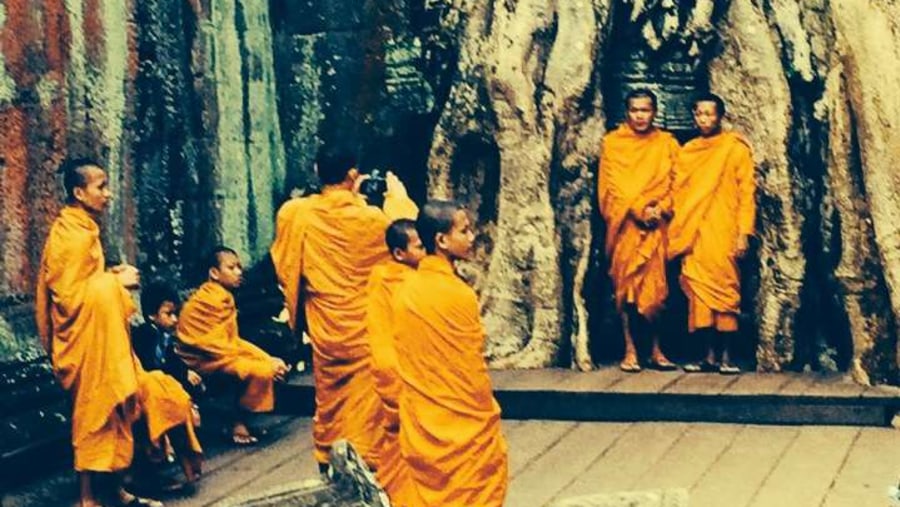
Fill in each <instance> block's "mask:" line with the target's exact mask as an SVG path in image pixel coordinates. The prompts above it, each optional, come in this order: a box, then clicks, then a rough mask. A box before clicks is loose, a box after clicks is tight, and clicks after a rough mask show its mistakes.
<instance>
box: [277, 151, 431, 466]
mask: <svg viewBox="0 0 900 507" xmlns="http://www.w3.org/2000/svg"><path fill="white" fill-rule="evenodd" d="M355 165H356V163H355V161H354V160H353V158H352V157H345V156H334V155H324V154H323V155H321V156H320V157H319V158H318V160H317V162H316V171H317V173H318V176H319V180H320V181H321V183H322V191H321V193H319V194H315V195H312V196H309V197H301V198H295V199H291V200H290V201H288V202H287V203H285V204H284V205H283V206H282V208H281V209H280V210H279V211H278V216H277V220H276V233H275V242H274V243H273V245H272V248H271V251H270V252H271V255H272V261H273V263H274V265H275V272H276V274H277V275H278V279H279V282H280V284H281V285H282V287H283V289H284V292H285V300H286V305H287V307H288V311H289V313H290V319H289V324H290V326H291V329H292V330H293V331H294V332H295V333H296V334H297V335H298V336H300V335H302V333H304V332H305V333H307V334H308V335H309V337H310V340H311V342H312V347H313V379H314V382H315V386H316V413H315V416H314V418H313V440H314V441H315V458H316V461H318V463H319V465H320V469H321V470H323V471H324V470H326V469H327V463H328V454H329V452H330V450H331V445H332V443H333V442H334V441H336V440H338V439H346V440H347V441H349V442H350V443H351V444H352V445H353V447H354V448H356V450H357V451H358V452H359V453H360V455H361V456H363V459H364V460H365V461H366V463H368V464H369V466H371V467H373V468H374V467H376V466H377V456H376V445H375V443H376V442H377V441H378V440H379V439H380V438H381V429H380V428H381V421H380V420H379V414H380V412H381V399H380V398H379V396H378V393H377V392H376V391H375V390H374V389H372V386H373V384H374V383H375V379H374V377H373V375H372V369H371V366H372V355H371V353H370V349H369V337H368V331H367V327H366V285H367V283H368V280H369V275H370V274H371V272H372V268H373V267H375V265H377V264H379V263H381V262H384V261H386V260H389V259H390V253H389V252H388V249H387V247H386V246H385V241H384V233H385V230H386V229H387V227H388V225H389V224H390V223H391V221H392V220H394V219H398V218H412V217H414V216H415V214H416V213H417V211H418V208H417V207H416V205H415V204H414V203H413V202H412V201H411V200H410V199H409V197H408V196H407V194H406V188H405V187H404V186H403V184H402V183H401V182H400V180H399V179H398V178H397V177H396V176H394V175H393V174H391V173H388V175H387V181H386V184H387V191H386V192H385V194H384V195H385V198H384V205H383V208H384V209H383V210H382V209H379V208H376V207H375V206H369V205H368V204H367V203H366V201H365V198H364V197H363V196H362V195H361V194H360V193H359V186H360V184H361V183H362V181H364V177H362V176H360V174H359V172H358V171H357V169H356V168H355Z"/></svg>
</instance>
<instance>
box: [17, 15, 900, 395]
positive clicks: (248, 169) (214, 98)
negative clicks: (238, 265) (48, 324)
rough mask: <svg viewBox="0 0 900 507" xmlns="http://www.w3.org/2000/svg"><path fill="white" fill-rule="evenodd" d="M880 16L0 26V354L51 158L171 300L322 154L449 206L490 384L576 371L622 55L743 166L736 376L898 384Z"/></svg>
mask: <svg viewBox="0 0 900 507" xmlns="http://www.w3.org/2000/svg"><path fill="white" fill-rule="evenodd" d="M898 19H900V3H898V2H897V1H896V0H886V1H883V2H871V1H868V0H846V1H842V2H826V1H824V0H770V1H761V0H747V1H740V2H738V1H734V0H731V1H728V0H697V1H694V2H667V1H666V2H649V1H634V0H569V1H566V2H549V3H548V2H540V1H536V0H518V1H509V0H504V1H500V0H490V1H484V2H469V1H462V0H429V1H427V2H410V1H407V0H366V1H364V2H358V1H350V0H340V1H329V2H326V1H322V0H302V1H300V2H288V1H286V0H271V1H269V2H250V1H248V0H190V1H187V2H182V3H181V4H179V7H177V8H175V7H173V6H170V5H169V4H168V3H166V2H162V1H160V0H146V1H143V0H142V1H140V2H138V1H134V0H130V1H126V2H113V1H111V0H22V1H16V2H12V1H9V0H8V1H5V2H2V3H0V131H2V132H3V134H4V135H3V136H2V138H0V209H2V211H3V213H4V217H6V220H5V223H4V226H3V227H0V319H2V320H0V354H2V356H3V357H4V358H7V359H8V358H10V357H20V358H21V357H32V356H34V355H35V353H36V352H35V349H34V347H33V346H32V345H30V344H32V343H33V341H32V338H31V333H32V331H31V330H30V329H27V328H28V326H27V325H25V326H24V327H23V325H22V324H21V322H26V321H27V320H28V319H27V318H25V319H22V318H19V317H16V316H15V315H13V314H14V313H16V312H17V311H18V310H15V311H14V310H10V309H11V308H17V307H18V306H17V305H20V304H25V305H26V306H27V301H28V297H29V295H30V293H31V290H32V289H33V283H34V277H35V276H36V272H35V268H36V265H37V262H38V258H39V253H40V247H41V245H42V242H43V240H44V237H45V236H46V233H47V228H48V226H49V223H50V221H51V220H52V218H53V216H54V215H55V213H56V211H57V210H58V209H59V206H60V204H59V200H58V193H59V192H58V182H57V181H56V176H55V175H54V173H53V171H54V169H55V167H56V166H57V164H58V163H59V162H60V161H61V160H62V159H63V158H64V157H66V156H70V155H81V156H92V157H96V158H99V159H100V160H101V161H102V162H103V163H104V164H106V165H107V167H108V169H109V172H110V174H111V176H112V177H113V179H112V184H113V189H114V191H115V192H116V193H117V201H116V203H115V204H114V206H113V208H112V210H111V213H110V216H109V220H108V222H107V223H106V224H105V228H104V229H105V230H104V239H105V242H106V245H107V249H108V256H109V258H110V259H111V260H119V259H124V260H128V261H131V262H136V263H137V264H138V265H139V267H140V268H141V269H142V270H143V271H144V273H145V277H149V278H156V277H161V278H167V279H177V280H179V281H180V283H181V284H183V285H190V284H191V283H192V282H194V281H195V280H193V279H191V278H190V275H192V274H193V271H194V268H195V267H196V257H197V256H198V255H199V254H200V253H201V252H202V251H203V250H205V249H206V248H208V247H209V246H210V245H212V244H214V243H218V242H226V243H228V244H230V245H231V246H233V247H236V248H237V249H238V250H240V252H241V253H242V254H244V256H245V257H246V259H247V261H248V264H249V263H254V262H255V261H257V260H259V259H260V258H261V257H263V256H264V254H265V251H266V249H267V247H268V244H269V240H270V239H271V236H272V233H273V231H272V228H273V223H272V222H273V215H274V212H275V210H276V209H277V206H278V204H279V203H280V202H281V201H282V200H283V199H284V198H285V197H286V196H287V195H288V194H289V192H291V190H292V189H295V188H296V189H300V190H309V189H311V188H313V187H314V186H315V184H316V182H315V178H314V176H313V173H312V161H313V160H314V157H315V153H316V151H317V150H318V148H319V147H320V146H321V145H325V146H326V147H330V148H332V149H337V150H342V151H349V152H353V153H356V154H357V155H358V157H359V160H360V166H361V167H362V168H363V169H371V168H375V167H379V168H393V169H395V170H396V171H397V172H398V173H399V174H400V175H401V176H402V177H403V178H404V179H405V180H406V181H407V183H408V186H409V187H410V191H411V193H412V195H413V196H414V197H416V198H420V199H421V198H424V197H425V196H426V195H430V196H434V197H455V198H458V199H460V200H462V201H464V202H465V203H467V204H468V205H469V207H470V209H471V210H472V211H473V214H474V215H475V216H476V219H477V230H478V239H477V255H476V258H475V259H474V261H473V262H471V263H469V264H467V265H466V266H464V267H463V269H462V271H463V273H464V274H465V276H466V277H468V278H469V279H471V280H472V282H473V284H474V285H475V287H476V289H477V290H478V292H479V294H480V297H481V300H482V305H483V316H484V322H485V327H486V330H487V333H488V348H487V351H486V352H487V355H488V358H489V359H490V361H491V363H492V364H493V365H494V366H497V367H504V368H511V367H518V368H526V367H541V366H548V365H567V366H573V367H576V368H579V369H590V368H591V367H592V364H593V362H594V361H595V360H597V359H598V358H608V357H610V356H614V355H615V352H614V351H611V349H612V348H614V347H613V345H615V344H616V343H618V342H619V338H618V334H617V333H618V330H617V327H616V326H617V324H616V319H615V312H614V310H613V307H612V301H611V298H610V297H609V289H610V287H609V282H608V279H607V278H606V276H605V274H604V272H605V270H606V260H605V259H604V257H603V254H602V253H601V252H602V251H603V248H602V247H603V245H602V244H601V243H602V239H600V238H601V237H602V235H600V234H598V232H602V227H603V226H602V224H601V223H600V221H599V220H598V216H597V213H596V203H595V195H594V193H595V190H594V189H595V187H596V165H597V153H598V152H599V144H600V140H601V138H602V135H603V134H604V133H605V131H606V129H607V128H608V127H610V126H612V125H614V124H615V123H616V122H617V121H618V115H619V114H621V107H620V106H619V105H618V103H619V101H620V98H621V96H622V93H623V91H624V90H625V88H626V87H627V86H626V85H627V83H625V81H626V79H625V76H623V75H622V73H621V72H619V71H620V70H621V69H622V67H621V63H622V59H623V58H625V57H628V58H630V57H632V56H635V55H637V56H636V57H637V58H645V59H650V60H653V61H652V62H650V63H652V64H653V65H650V64H648V65H646V66H645V67H643V68H646V69H656V70H654V72H656V77H655V78H654V79H657V78H659V76H660V75H662V76H663V77H665V76H669V77H671V75H670V74H667V73H668V72H670V71H672V72H675V70H679V69H680V70H679V72H680V71H681V70H685V69H687V70H690V69H689V67H691V68H693V72H695V74H694V75H693V78H692V76H691V75H690V73H684V74H679V75H677V76H675V77H674V78H672V80H671V81H670V82H668V84H666V83H663V84H662V85H660V86H662V87H663V88H664V89H662V91H663V92H665V93H663V95H662V97H663V100H664V103H663V104H662V108H661V111H662V112H663V113H664V114H663V117H662V120H661V121H663V122H664V123H665V122H670V121H672V125H673V126H676V127H677V126H679V125H681V126H683V123H684V122H683V120H684V118H683V117H684V111H683V107H682V106H678V105H677V104H675V105H673V103H672V102H671V101H672V100H673V99H672V97H674V95H672V94H670V93H669V92H670V91H672V90H675V88H677V86H676V85H679V83H680V84H683V85H685V86H686V87H688V88H690V87H694V88H690V89H697V90H702V89H706V88H709V89H711V90H712V91H714V92H717V93H719V94H721V95H722V96H724V98H725V100H726V102H727V103H728V105H729V109H730V113H731V114H730V120H731V125H733V126H734V127H735V128H736V129H737V130H739V131H741V132H742V133H743V134H744V135H745V136H746V137H747V138H748V139H749V140H750V141H751V143H752V144H753V146H754V157H755V160H756V162H757V175H758V177H759V192H758V196H757V198H758V203H759V210H760V213H759V220H758V242H757V245H756V248H755V250H754V254H753V255H752V256H751V257H752V259H750V260H749V261H747V262H746V263H745V265H744V266H743V270H744V277H745V283H744V292H745V294H744V296H745V309H746V310H747V315H746V317H745V318H744V319H743V320H742V325H743V329H744V336H745V342H746V343H757V346H755V354H753V353H750V352H748V354H747V355H748V356H749V357H748V358H749V359H753V358H754V357H755V359H756V362H757V366H758V367H759V368H760V369H764V370H773V371H778V370H784V369H800V368H804V367H809V368H818V369H847V370H849V371H850V372H851V373H852V374H853V376H854V378H856V379H857V380H858V381H860V382H863V383H868V382H872V383H880V382H896V381H897V374H898V364H900V348H898V340H897V336H898V333H900V329H898V318H900V225H898V224H900V198H898V197H897V193H896V192H895V191H894V189H895V188H898V186H900V176H898V174H900V173H898V172H897V171H896V170H895V168H894V162H895V159H896V155H897V153H900V129H898V128H897V122H898V121H900V93H897V90H898V89H900V70H898V69H900V37H898V36H897V33H900V27H898V21H897V20H898ZM622 34H625V35H628V37H626V38H624V39H622V38H620V37H619V36H620V35H622ZM612 38H615V43H613V42H612ZM624 44H628V45H633V46H634V47H627V48H623V47H622V46H623V45H624ZM622 55H625V56H624V57H623V56H622ZM666 58H669V60H665V59H666ZM654 59H656V60H654ZM657 60H658V61H657ZM660 61H661V62H663V64H662V65H661V66H660V65H659V62H660ZM638 63H641V62H638ZM643 63H647V62H643ZM654 65H656V66H657V67H658V68H657V67H654ZM650 74H653V72H650ZM676 74H677V73H676ZM672 75H674V74H672ZM644 77H646V76H644ZM650 77H653V76H650ZM641 79H643V78H641ZM663 80H664V79H663ZM636 82H638V81H635V83H636ZM632 84H633V83H632ZM651 84H652V83H651ZM688 85H690V86H688ZM688 88H685V89H688ZM675 91H678V90H675ZM675 91H673V92H672V93H675ZM681 91H684V90H681ZM682 99H684V97H682ZM682 102H683V101H682ZM679 103H681V102H679ZM676 106H677V107H676ZM666 107H669V109H668V110H667V109H666ZM679 107H681V110H680V111H681V119H680V120H679V119H678V118H675V116H673V115H674V114H675V113H676V112H677V111H679V109H678V108H679ZM670 113H671V114H670ZM673 118H674V120H673ZM676 120H677V121H676ZM679 122H681V123H679ZM667 124H668V123H667ZM679 135H680V136H681V137H685V136H686V135H687V132H686V131H680V132H679ZM673 281H674V280H673ZM16 315H19V314H16ZM667 322H671V323H673V325H679V326H680V325H681V322H682V321H681V320H679V318H678V317H677V316H670V317H669V318H668V319H667ZM13 337H14V338H13ZM745 348H748V349H749V348H751V347H745ZM16 355H18V356H16Z"/></svg>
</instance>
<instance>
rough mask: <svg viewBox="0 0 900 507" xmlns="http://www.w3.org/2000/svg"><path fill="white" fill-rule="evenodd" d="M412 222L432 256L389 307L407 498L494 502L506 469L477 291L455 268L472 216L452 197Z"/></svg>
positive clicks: (465, 252)
mask: <svg viewBox="0 0 900 507" xmlns="http://www.w3.org/2000/svg"><path fill="white" fill-rule="evenodd" d="M416 228H417V229H418V231H419V236H420V237H421V239H422V243H423V245H424V246H425V250H426V252H428V256H427V257H425V258H424V259H422V261H421V262H420V263H419V268H418V270H417V271H416V272H415V273H413V274H412V275H411V276H410V277H409V280H407V282H406V283H405V284H404V285H403V287H401V288H400V291H399V293H398V295H397V297H396V303H395V311H394V323H395V324H394V325H395V327H396V335H395V344H396V347H397V362H398V371H399V372H400V378H401V379H402V381H403V385H402V388H401V390H400V401H399V411H400V449H401V452H402V454H403V458H404V459H405V460H406V463H407V465H408V467H409V476H410V480H411V484H412V488H411V496H410V500H409V502H408V505H415V506H416V507H432V506H433V507H453V506H458V507H463V506H474V505H477V506H479V507H494V506H496V507H499V506H501V505H503V500H504V498H505V497H506V489H507V483H508V467H509V465H508V459H507V449H506V440H505V439H504V438H503V434H502V433H501V431H500V406H499V405H498V404H497V401H496V400H495V399H494V396H493V392H492V389H491V378H490V376H488V371H487V363H486V362H485V359H484V355H483V354H484V328H483V327H482V325H481V318H480V315H479V310H478V298H477V296H476V295H475V291H474V290H472V288H471V287H469V286H468V285H467V284H466V283H465V282H464V281H463V280H462V279H460V278H459V276H457V274H456V273H455V272H454V266H453V263H454V262H455V261H456V260H458V259H466V258H468V257H469V256H470V255H471V251H472V243H473V241H474V234H473V232H472V228H471V225H470V222H469V217H468V215H467V214H466V212H465V210H463V209H462V208H461V207H460V206H459V205H457V204H456V203H451V202H445V201H431V202H429V203H428V204H426V205H425V206H424V207H423V208H422V211H421V213H420V214H419V218H418V220H417V221H416Z"/></svg>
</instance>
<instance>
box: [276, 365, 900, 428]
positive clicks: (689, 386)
mask: <svg viewBox="0 0 900 507" xmlns="http://www.w3.org/2000/svg"><path fill="white" fill-rule="evenodd" d="M491 377H492V379H493V383H494V392H495V395H496V397H497V400H498V401H499V402H500V405H501V407H502V408H503V417H504V418H505V419H549V420H567V421H609V422H625V421H678V422H721V423H743V424H815V425H853V426H888V425H890V423H891V419H892V418H893V416H894V415H895V414H896V413H897V412H898V411H900V388H896V387H891V386H875V387H867V386H861V385H858V384H855V383H853V382H852V381H850V380H848V379H846V378H845V377H844V376H842V375H838V374H819V373H777V374H774V373H772V374H766V373H742V374H740V375H734V376H725V375H720V374H718V373H691V374H687V373H684V372H682V371H673V372H659V371H653V370H645V371H642V372H640V373H624V372H622V371H620V370H619V369H618V368H617V367H615V366H606V367H603V368H600V369H598V370H596V371H592V372H576V371H572V370H565V369H545V370H514V371H494V372H491ZM313 395H314V393H313V387H312V378H311V377H310V376H308V375H307V376H299V377H295V378H294V379H293V380H292V381H291V383H290V385H289V386H287V388H286V389H285V392H284V395H283V396H282V399H281V401H280V408H281V410H283V411H285V412H290V413H294V414H298V415H311V414H312V410H313V408H314V398H313Z"/></svg>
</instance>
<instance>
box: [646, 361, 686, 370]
mask: <svg viewBox="0 0 900 507" xmlns="http://www.w3.org/2000/svg"><path fill="white" fill-rule="evenodd" d="M647 367H648V368H650V369H651V370H657V371H675V370H677V369H678V365H677V364H675V363H673V362H672V361H669V360H668V359H666V360H665V361H658V360H656V359H651V360H650V362H649V363H647Z"/></svg>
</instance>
